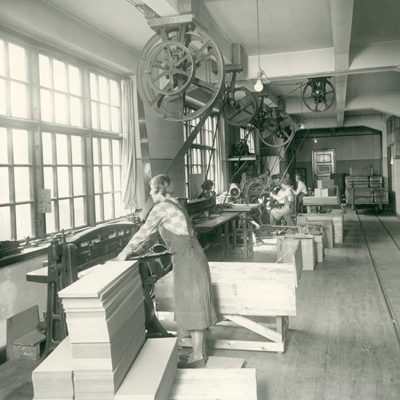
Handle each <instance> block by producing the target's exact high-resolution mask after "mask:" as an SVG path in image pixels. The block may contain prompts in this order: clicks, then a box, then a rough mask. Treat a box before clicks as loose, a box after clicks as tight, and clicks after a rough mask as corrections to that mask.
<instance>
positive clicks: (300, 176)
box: [296, 174, 304, 182]
mask: <svg viewBox="0 0 400 400" xmlns="http://www.w3.org/2000/svg"><path fill="white" fill-rule="evenodd" d="M296 176H297V177H298V178H299V181H301V182H304V176H303V175H301V174H296Z"/></svg>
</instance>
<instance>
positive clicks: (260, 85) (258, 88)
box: [254, 79, 264, 92]
mask: <svg viewBox="0 0 400 400" xmlns="http://www.w3.org/2000/svg"><path fill="white" fill-rule="evenodd" d="M263 89H264V85H263V83H262V81H261V79H257V82H256V84H255V85H254V90H255V91H256V92H262V91H263Z"/></svg>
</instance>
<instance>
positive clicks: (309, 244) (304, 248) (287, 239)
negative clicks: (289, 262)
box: [277, 233, 322, 271]
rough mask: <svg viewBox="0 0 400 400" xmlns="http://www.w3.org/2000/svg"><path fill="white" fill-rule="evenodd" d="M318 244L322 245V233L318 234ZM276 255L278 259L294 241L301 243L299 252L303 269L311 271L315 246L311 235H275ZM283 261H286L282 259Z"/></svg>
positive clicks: (313, 265) (313, 264) (313, 266)
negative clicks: (276, 240)
mask: <svg viewBox="0 0 400 400" xmlns="http://www.w3.org/2000/svg"><path fill="white" fill-rule="evenodd" d="M319 238H320V245H321V246H322V235H319ZM277 239H278V242H277V244H278V245H277V257H278V259H279V258H281V257H282V255H284V254H285V253H287V252H288V250H289V249H290V248H292V247H293V245H294V243H296V242H298V241H299V242H300V243H301V254H302V260H303V269H304V270H305V271H313V270H314V269H315V261H316V246H315V241H314V237H313V235H306V234H305V233H295V234H286V235H284V236H278V237H277ZM284 261H286V260H285V259H284Z"/></svg>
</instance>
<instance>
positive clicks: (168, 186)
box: [150, 174, 174, 196]
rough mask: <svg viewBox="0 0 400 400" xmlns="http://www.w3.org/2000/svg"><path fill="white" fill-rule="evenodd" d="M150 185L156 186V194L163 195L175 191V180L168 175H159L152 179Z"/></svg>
mask: <svg viewBox="0 0 400 400" xmlns="http://www.w3.org/2000/svg"><path fill="white" fill-rule="evenodd" d="M150 186H153V187H154V191H155V194H158V193H161V194H162V195H163V196H165V195H166V194H172V193H173V192H174V182H172V179H171V178H170V177H169V176H168V175H164V174H161V175H157V176H155V177H154V178H153V179H152V180H151V181H150Z"/></svg>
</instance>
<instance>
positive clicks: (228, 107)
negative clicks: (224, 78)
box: [221, 87, 258, 126]
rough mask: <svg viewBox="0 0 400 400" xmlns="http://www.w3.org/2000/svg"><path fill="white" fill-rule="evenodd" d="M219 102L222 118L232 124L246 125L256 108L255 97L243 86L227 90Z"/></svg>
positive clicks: (256, 101)
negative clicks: (220, 102)
mask: <svg viewBox="0 0 400 400" xmlns="http://www.w3.org/2000/svg"><path fill="white" fill-rule="evenodd" d="M224 95H225V98H224V100H223V102H222V104H221V112H222V116H223V117H224V120H225V121H226V122H228V124H230V125H233V126H244V125H247V124H248V123H249V122H250V121H251V120H252V119H253V117H254V116H255V114H256V112H257V109H258V100H257V97H256V96H255V95H254V94H253V93H252V92H250V90H248V89H247V88H245V87H240V88H234V89H233V91H231V90H229V89H228V90H227V91H226V92H225V93H224Z"/></svg>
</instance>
